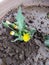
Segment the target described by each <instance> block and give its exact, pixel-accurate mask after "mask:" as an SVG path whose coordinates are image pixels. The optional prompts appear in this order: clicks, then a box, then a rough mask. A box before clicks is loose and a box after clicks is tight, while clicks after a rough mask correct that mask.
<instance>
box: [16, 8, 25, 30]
mask: <svg viewBox="0 0 49 65" xmlns="http://www.w3.org/2000/svg"><path fill="white" fill-rule="evenodd" d="M16 19H17V24H18V28H19V30H21V31H22V29H23V28H24V27H25V22H24V20H25V17H24V16H23V15H22V11H21V7H19V10H18V13H17V16H16Z"/></svg>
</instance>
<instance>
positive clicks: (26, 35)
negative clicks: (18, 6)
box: [22, 33, 30, 42]
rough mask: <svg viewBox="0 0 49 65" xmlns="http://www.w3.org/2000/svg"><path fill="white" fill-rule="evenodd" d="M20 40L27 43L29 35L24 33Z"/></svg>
mask: <svg viewBox="0 0 49 65" xmlns="http://www.w3.org/2000/svg"><path fill="white" fill-rule="evenodd" d="M22 38H23V40H24V41H25V42H28V41H29V40H30V34H28V33H26V34H24V35H23V36H22Z"/></svg>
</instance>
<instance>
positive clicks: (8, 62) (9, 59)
mask: <svg viewBox="0 0 49 65" xmlns="http://www.w3.org/2000/svg"><path fill="white" fill-rule="evenodd" d="M6 63H7V65H10V64H12V59H11V58H10V57H7V58H6Z"/></svg>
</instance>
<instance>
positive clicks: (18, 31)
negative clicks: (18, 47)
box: [2, 7, 36, 42]
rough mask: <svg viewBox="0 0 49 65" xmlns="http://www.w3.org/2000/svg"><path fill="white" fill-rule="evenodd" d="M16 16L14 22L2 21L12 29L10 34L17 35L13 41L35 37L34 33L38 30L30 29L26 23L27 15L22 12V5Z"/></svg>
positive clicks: (25, 40) (26, 40)
mask: <svg viewBox="0 0 49 65" xmlns="http://www.w3.org/2000/svg"><path fill="white" fill-rule="evenodd" d="M15 18H16V22H13V23H11V22H9V21H6V22H2V23H3V25H4V26H5V27H6V28H10V29H11V31H10V35H12V36H15V37H16V39H15V40H13V41H12V42H16V41H18V40H20V41H24V42H28V41H29V40H30V39H31V38H32V37H33V35H34V33H35V32H36V29H35V28H30V29H28V26H27V25H26V23H25V17H24V16H23V14H22V10H21V7H19V9H18V13H17V16H16V17H15Z"/></svg>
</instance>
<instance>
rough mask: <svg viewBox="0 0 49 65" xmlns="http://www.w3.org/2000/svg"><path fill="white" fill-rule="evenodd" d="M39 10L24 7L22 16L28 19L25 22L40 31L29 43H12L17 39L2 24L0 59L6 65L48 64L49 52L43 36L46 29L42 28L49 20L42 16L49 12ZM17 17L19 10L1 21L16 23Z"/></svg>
mask: <svg viewBox="0 0 49 65" xmlns="http://www.w3.org/2000/svg"><path fill="white" fill-rule="evenodd" d="M37 8H38V9H37ZM37 8H36V7H33V8H28V9H25V8H23V7H22V11H23V12H22V14H23V15H24V16H25V17H26V19H25V22H26V24H27V25H28V27H35V28H36V29H37V30H38V31H37V32H36V33H35V34H34V37H33V38H32V39H31V40H30V41H29V42H27V43H25V42H20V41H17V42H15V43H12V42H11V40H12V39H14V38H15V37H12V36H10V35H9V29H6V28H4V27H3V25H2V22H1V24H0V58H1V59H2V60H3V61H4V62H5V63H6V65H32V64H33V65H35V64H36V65H40V64H41V65H44V64H45V65H46V64H47V63H48V61H47V60H48V59H49V52H48V48H46V47H45V45H44V43H43V36H42V34H41V33H43V32H44V30H45V28H46V27H45V28H44V27H43V28H42V26H43V25H45V22H43V20H44V21H47V20H48V19H47V18H46V19H44V16H43V15H42V14H43V12H44V14H45V13H47V12H46V11H45V10H46V8H44V11H43V9H42V8H40V7H37ZM39 9H40V10H39ZM41 13H42V14H41ZM39 14H40V15H39ZM16 15H17V9H14V10H11V11H10V12H8V13H7V14H6V15H5V16H4V17H3V18H2V20H1V21H6V20H9V21H10V22H14V21H15V16H16ZM37 15H38V16H37ZM39 16H40V17H39ZM46 30H47V29H46ZM46 32H47V31H46Z"/></svg>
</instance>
